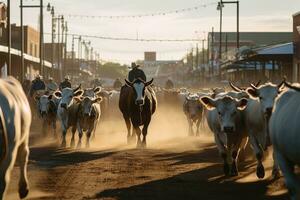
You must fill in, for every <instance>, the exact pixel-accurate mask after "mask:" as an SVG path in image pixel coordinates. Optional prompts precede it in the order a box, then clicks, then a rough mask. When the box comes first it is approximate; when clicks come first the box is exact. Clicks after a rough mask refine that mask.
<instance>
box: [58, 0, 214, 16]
mask: <svg viewBox="0 0 300 200" xmlns="http://www.w3.org/2000/svg"><path fill="white" fill-rule="evenodd" d="M212 5H217V3H216V2H214V3H207V4H202V5H199V6H194V7H189V8H182V9H178V10H171V11H166V12H156V13H146V14H136V15H76V14H64V16H66V17H69V18H80V19H83V18H89V19H124V18H142V17H156V16H165V15H170V14H179V13H184V12H192V11H195V10H198V9H201V8H206V7H208V6H212Z"/></svg>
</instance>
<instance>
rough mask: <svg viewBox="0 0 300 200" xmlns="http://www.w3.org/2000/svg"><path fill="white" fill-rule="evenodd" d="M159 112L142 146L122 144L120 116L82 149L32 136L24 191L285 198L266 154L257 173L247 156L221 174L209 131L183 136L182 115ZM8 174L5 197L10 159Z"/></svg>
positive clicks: (47, 195) (41, 195)
mask: <svg viewBox="0 0 300 200" xmlns="http://www.w3.org/2000/svg"><path fill="white" fill-rule="evenodd" d="M163 113H164V115H162V114H157V116H156V118H155V119H154V121H153V124H152V126H151V128H150V132H149V138H148V149H147V150H137V149H135V148H134V146H127V145H126V133H125V125H124V124H123V122H122V121H120V120H118V121H113V122H112V121H111V122H104V123H102V126H101V127H100V128H99V131H98V132H97V136H96V140H95V141H93V143H92V148H91V149H88V150H86V149H81V150H76V149H75V150H74V149H60V148H59V147H58V146H57V144H56V143H55V142H54V141H53V140H52V139H43V140H34V141H33V142H32V145H31V155H30V162H29V169H28V170H29V180H30V185H31V190H30V195H29V197H28V199H31V200H36V199H45V200H46V199H47V200H53V199H68V200H71V199H72V200H76V199H85V200H87V199H106V200H115V199H116V200H117V199H120V200H127V199H128V200H132V199H143V200H144V199H149V200H150V199H154V200H160V199H161V200H165V199H172V200H173V199H178V200H179V199H204V200H218V199H220V200H227V199H228V200H234V199H243V200H245V199H256V200H257V199H274V200H275V199H288V198H287V195H286V190H285V189H284V184H283V180H282V178H281V179H280V180H278V181H272V180H271V179H270V173H271V172H270V169H271V165H270V163H271V160H270V158H268V159H267V160H266V161H265V164H266V168H267V169H268V170H267V173H266V178H265V179H263V180H258V179H257V178H256V176H255V163H254V162H253V161H246V162H244V163H241V164H240V166H239V169H240V175H239V176H238V177H236V178H225V177H224V176H223V173H222V164H221V163H222V160H221V159H220V158H219V156H218V152H217V150H216V147H215V145H214V143H213V140H212V138H211V136H210V134H209V133H206V132H207V131H202V135H201V136H200V137H187V136H186V135H187V133H186V123H185V121H184V117H183V116H182V115H175V114H174V113H171V112H167V111H166V110H165V111H164V112H163ZM178 121H180V122H181V123H178ZM204 132H205V133H204ZM33 134H34V133H33ZM45 140H46V141H45ZM12 176H13V177H12V183H11V184H10V189H9V192H8V195H7V199H9V200H10V199H12V200H14V199H17V194H16V191H17V180H18V179H17V178H18V176H19V173H18V167H16V168H15V169H14V171H13V175H12Z"/></svg>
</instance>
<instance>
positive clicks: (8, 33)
mask: <svg viewBox="0 0 300 200" xmlns="http://www.w3.org/2000/svg"><path fill="white" fill-rule="evenodd" d="M10 11H11V7H10V0H7V25H6V26H7V48H8V49H7V75H9V76H11V75H12V73H11V72H12V70H11V52H10V50H11V25H10V24H11V23H10Z"/></svg>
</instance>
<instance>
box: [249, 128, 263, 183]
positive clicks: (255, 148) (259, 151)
mask: <svg viewBox="0 0 300 200" xmlns="http://www.w3.org/2000/svg"><path fill="white" fill-rule="evenodd" d="M249 139H250V143H251V146H252V148H253V151H254V153H255V155H256V159H257V167H256V176H257V177H258V178H264V177H265V168H264V166H263V164H262V159H263V149H262V148H261V146H260V145H259V144H258V141H257V139H256V138H255V136H254V135H253V134H252V133H249Z"/></svg>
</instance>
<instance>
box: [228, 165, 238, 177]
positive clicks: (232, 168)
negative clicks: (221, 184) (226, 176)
mask: <svg viewBox="0 0 300 200" xmlns="http://www.w3.org/2000/svg"><path fill="white" fill-rule="evenodd" d="M238 175H239V172H238V170H237V167H236V165H235V164H232V166H231V171H230V176H238Z"/></svg>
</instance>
